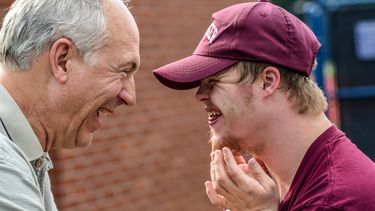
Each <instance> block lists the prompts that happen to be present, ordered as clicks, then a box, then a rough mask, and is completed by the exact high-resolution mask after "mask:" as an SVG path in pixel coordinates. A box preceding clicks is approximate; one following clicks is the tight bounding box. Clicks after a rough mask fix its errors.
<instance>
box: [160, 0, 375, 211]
mask: <svg viewBox="0 0 375 211" xmlns="http://www.w3.org/2000/svg"><path fill="white" fill-rule="evenodd" d="M212 17H213V22H212V24H211V25H210V27H209V28H208V30H207V32H206V33H205V35H204V37H203V39H202V40H201V42H200V43H199V44H198V47H197V48H196V50H195V52H194V53H193V55H192V56H190V57H187V58H185V59H182V60H180V61H177V62H174V63H171V64H169V65H166V66H163V67H161V68H159V69H156V70H155V71H154V74H155V76H156V77H157V78H158V79H159V80H160V82H162V83H163V84H164V85H166V86H168V87H170V88H174V89H190V88H194V87H197V86H199V89H198V91H197V94H196V98H197V100H198V101H199V102H201V103H202V104H203V105H204V107H205V110H206V111H207V113H208V124H209V127H210V129H211V139H210V142H211V144H212V146H213V153H212V154H211V156H212V162H211V181H208V182H206V183H205V185H206V191H207V194H208V197H209V198H210V200H211V202H212V203H213V204H214V205H216V206H218V207H220V208H229V209H230V210H232V211H244V210H285V211H293V210H319V211H321V210H353V211H358V210H375V198H374V196H375V164H374V162H373V161H371V160H370V159H369V158H368V157H367V156H366V155H364V154H363V153H362V152H361V151H360V150H359V149H358V148H357V147H356V146H355V145H354V144H353V143H352V142H351V141H350V140H349V139H348V138H347V137H346V136H345V134H344V133H343V132H342V131H340V130H339V129H338V128H337V127H336V126H334V125H333V124H332V123H331V122H330V121H329V120H328V118H327V117H326V116H325V114H324V111H325V110H326V108H327V103H326V100H325V97H324V95H323V93H322V91H321V90H320V89H319V88H318V87H317V86H316V84H315V83H314V82H313V81H312V80H311V79H310V78H309V75H310V74H311V71H312V69H313V67H314V63H315V56H316V53H317V51H318V49H319V47H320V44H319V42H318V40H317V39H316V37H315V35H314V34H313V33H312V32H311V30H310V29H309V28H308V27H307V26H306V25H305V24H303V23H302V22H301V21H300V20H299V19H298V18H296V17H295V16H293V15H292V14H290V13H288V12H287V11H285V10H284V9H282V8H280V7H278V6H275V5H273V4H271V3H268V2H264V1H263V2H253V3H244V4H237V5H233V6H230V7H228V8H225V9H223V10H221V11H218V12H216V13H214V14H213V16H212ZM233 154H234V155H233ZM241 154H242V155H243V154H246V155H248V154H251V155H252V156H253V157H254V158H251V159H249V161H248V163H245V160H244V158H243V157H241ZM256 160H258V161H259V162H261V164H263V165H262V167H263V168H262V167H261V165H259V163H258V162H257V161H256Z"/></svg>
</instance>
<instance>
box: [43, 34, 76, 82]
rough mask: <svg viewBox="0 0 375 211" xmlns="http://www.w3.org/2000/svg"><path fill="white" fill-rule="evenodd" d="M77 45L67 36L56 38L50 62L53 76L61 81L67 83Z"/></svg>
mask: <svg viewBox="0 0 375 211" xmlns="http://www.w3.org/2000/svg"><path fill="white" fill-rule="evenodd" d="M75 51H76V47H75V45H74V44H73V43H72V41H70V40H69V39H66V38H60V39H58V40H56V41H55V42H54V43H53V44H52V47H51V50H50V55H49V59H50V64H51V71H52V74H53V76H54V77H55V78H56V80H57V81H59V82H60V83H65V82H66V80H67V79H68V74H69V71H70V67H69V63H68V62H69V60H70V59H72V57H73V56H74V55H75Z"/></svg>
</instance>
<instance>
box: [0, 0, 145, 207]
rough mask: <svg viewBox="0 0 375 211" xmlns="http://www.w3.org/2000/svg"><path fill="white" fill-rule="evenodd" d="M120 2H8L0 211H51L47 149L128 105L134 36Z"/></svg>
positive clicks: (85, 141)
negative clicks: (9, 5) (101, 117)
mask: <svg viewBox="0 0 375 211" xmlns="http://www.w3.org/2000/svg"><path fill="white" fill-rule="evenodd" d="M126 4H127V3H126V2H123V1H121V0H90V1H87V0H39V1H34V0H16V1H15V2H14V3H13V5H12V7H11V8H10V10H9V12H8V13H7V15H6V17H5V19H4V22H3V25H2V28H1V31H0V64H1V71H0V178H1V184H0V209H1V210H56V205H55V202H54V200H53V196H52V194H51V189H50V182H49V178H48V172H47V171H48V170H49V169H51V168H52V163H51V161H50V159H49V156H48V152H49V151H50V150H51V149H59V148H75V147H85V146H87V145H89V144H90V143H91V141H92V135H93V132H94V131H95V130H97V129H99V128H100V125H101V123H100V116H101V115H103V114H111V113H114V111H115V108H116V107H117V106H119V105H122V104H125V105H127V106H131V105H134V104H135V102H136V99H135V87H134V86H135V84H134V74H135V72H136V70H137V69H138V66H139V62H140V61H139V60H140V58H139V32H138V29H137V26H136V23H135V21H134V19H133V17H132V15H131V14H130V12H129V10H128V9H127V6H126Z"/></svg>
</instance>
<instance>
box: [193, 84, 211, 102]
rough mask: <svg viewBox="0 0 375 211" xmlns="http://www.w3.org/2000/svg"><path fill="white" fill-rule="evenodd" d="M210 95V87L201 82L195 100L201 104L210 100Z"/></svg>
mask: <svg viewBox="0 0 375 211" xmlns="http://www.w3.org/2000/svg"><path fill="white" fill-rule="evenodd" d="M209 93H210V87H209V85H208V84H207V83H204V82H203V81H202V82H201V85H200V86H199V89H198V91H197V93H196V94H195V98H196V99H197V100H198V101H199V102H201V101H205V100H207V99H208V97H209Z"/></svg>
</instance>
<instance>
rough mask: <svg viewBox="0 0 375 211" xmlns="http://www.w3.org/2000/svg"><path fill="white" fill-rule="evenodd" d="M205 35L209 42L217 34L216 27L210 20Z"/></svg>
mask: <svg viewBox="0 0 375 211" xmlns="http://www.w3.org/2000/svg"><path fill="white" fill-rule="evenodd" d="M205 35H206V37H207V39H208V42H209V43H210V44H211V43H212V42H213V41H214V39H215V37H216V35H217V27H216V26H215V24H214V22H212V23H211V25H210V26H209V27H208V29H207V31H206V34H205Z"/></svg>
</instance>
